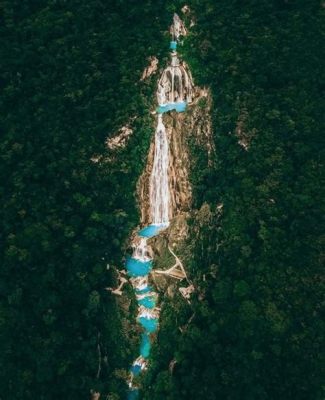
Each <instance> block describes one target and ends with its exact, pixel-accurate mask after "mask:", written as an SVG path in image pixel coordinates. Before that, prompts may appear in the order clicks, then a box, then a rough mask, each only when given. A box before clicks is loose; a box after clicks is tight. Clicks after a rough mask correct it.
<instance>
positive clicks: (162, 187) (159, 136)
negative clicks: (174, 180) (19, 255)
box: [126, 14, 193, 400]
mask: <svg viewBox="0 0 325 400" xmlns="http://www.w3.org/2000/svg"><path fill="white" fill-rule="evenodd" d="M171 33H172V38H173V41H172V42H171V47H170V48H171V50H172V53H171V63H170V65H169V66H168V67H167V68H165V70H164V72H163V73H162V76H161V77H160V80H159V82H158V89H157V99H158V105H159V107H158V108H157V113H158V121H157V128H156V131H155V138H154V160H153V167H152V171H151V174H150V178H149V197H150V199H149V200H150V219H151V224H150V225H149V226H146V227H144V228H142V229H140V230H139V231H138V232H137V235H136V236H135V237H134V239H133V253H132V256H128V257H126V269H127V273H128V275H129V277H130V282H131V284H132V286H133V289H134V293H135V296H136V299H137V303H138V314H137V322H138V323H139V324H140V325H141V327H142V329H143V333H142V335H141V344H140V354H139V356H138V357H137V358H136V359H135V360H134V361H133V363H132V366H131V370H130V377H129V380H128V384H129V388H130V390H129V393H128V399H129V400H133V399H137V398H138V395H139V388H138V386H137V384H136V383H134V377H136V376H138V375H139V374H140V373H141V371H143V370H145V369H146V368H147V365H148V358H149V354H150V348H151V340H152V334H153V333H154V332H156V331H157V329H158V321H159V314H160V308H159V307H157V301H158V295H157V293H156V291H155V289H154V287H152V286H151V285H150V282H149V274H150V272H151V269H152V264H153V260H152V258H151V255H152V254H151V248H150V245H148V243H147V240H148V239H149V238H152V237H154V236H157V235H159V234H160V232H161V231H162V230H164V229H165V228H167V227H168V225H169V208H170V192H169V179H168V168H169V142H168V135H167V132H166V128H165V125H164V123H163V114H164V113H165V112H169V111H173V110H174V111H176V112H183V111H185V109H186V106H187V103H190V102H191V101H192V92H193V83H192V80H191V76H190V73H188V72H187V71H186V68H185V66H184V65H183V64H181V63H180V61H179V59H178V58H177V51H176V48H177V42H178V39H179V37H180V35H184V34H186V29H185V27H184V25H183V23H182V21H181V20H180V18H179V17H178V16H177V15H176V14H175V15H174V21H173V25H172V27H171Z"/></svg>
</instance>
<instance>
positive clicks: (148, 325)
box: [138, 317, 158, 333]
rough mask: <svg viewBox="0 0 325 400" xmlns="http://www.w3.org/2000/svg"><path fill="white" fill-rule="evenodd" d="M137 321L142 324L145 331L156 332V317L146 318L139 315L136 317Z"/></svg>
mask: <svg viewBox="0 0 325 400" xmlns="http://www.w3.org/2000/svg"><path fill="white" fill-rule="evenodd" d="M138 321H139V324H140V325H142V326H143V328H144V329H145V331H147V332H149V333H153V332H156V330H157V327H158V319H157V318H152V319H148V318H144V317H140V318H138Z"/></svg>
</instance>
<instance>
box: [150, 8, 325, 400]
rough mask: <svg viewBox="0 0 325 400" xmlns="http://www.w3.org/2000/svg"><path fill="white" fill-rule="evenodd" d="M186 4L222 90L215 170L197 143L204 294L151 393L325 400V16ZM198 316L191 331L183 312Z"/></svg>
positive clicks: (199, 64) (198, 67) (162, 340)
mask: <svg viewBox="0 0 325 400" xmlns="http://www.w3.org/2000/svg"><path fill="white" fill-rule="evenodd" d="M187 4H188V5H189V6H190V8H191V9H192V11H193V15H195V26H193V27H192V28H191V30H190V35H189V36H188V38H187V39H186V41H185V44H184V47H183V49H182V52H183V57H184V59H186V61H188V62H189V64H190V67H191V70H192V73H193V76H194V79H195V81H196V83H197V84H200V85H207V86H209V87H210V88H211V91H212V96H213V104H214V108H213V110H212V118H213V131H214V141H215V146H216V152H217V154H216V159H215V162H214V164H213V167H211V168H210V170H209V169H208V168H207V160H206V155H205V154H202V153H203V152H202V151H201V152H200V148H199V147H198V146H195V144H194V141H193V143H192V144H190V145H191V150H192V154H191V162H192V170H191V180H192V185H193V188H194V205H195V208H196V209H197V210H195V213H194V214H195V216H194V218H193V221H192V222H191V229H190V232H191V238H190V239H189V242H188V247H189V248H191V249H193V251H192V256H193V259H192V260H191V261H189V262H188V263H187V265H186V267H187V270H188V271H189V273H190V277H191V279H192V280H193V281H194V284H195V287H196V296H194V298H193V299H192V303H191V306H190V307H189V305H188V304H186V303H185V302H183V303H179V304H176V305H171V304H167V305H165V307H164V313H163V316H162V319H161V321H162V322H161V324H162V327H161V331H160V332H159V335H158V343H157V348H159V353H155V351H154V352H153V362H152V368H151V370H150V371H149V375H148V378H147V382H146V386H145V389H144V396H143V397H144V398H145V399H151V400H152V399H166V398H167V399H175V400H176V399H177V400H181V399H184V400H185V399H204V400H209V399H211V400H216V399H220V400H221V399H227V400H254V399H256V400H263V399H265V400H273V399H278V400H280V399H281V400H291V399H292V400H309V399H310V400H321V399H323V398H324V393H323V391H322V371H323V359H324V358H323V353H322V351H321V348H322V341H323V337H324V323H323V321H322V318H321V305H322V303H321V302H322V292H323V287H322V283H321V278H320V277H321V275H322V269H321V267H322V264H321V263H322V255H321V254H322V253H321V248H322V243H323V242H324V239H323V237H322V231H323V226H322V224H321V220H322V215H324V208H323V202H322V195H323V194H324V192H323V190H322V187H323V185H322V184H321V183H322V176H321V172H320V171H321V160H322V159H323V158H324V151H323V148H322V147H321V146H320V145H321V143H322V142H323V132H324V125H323V121H324V119H323V117H322V115H321V114H322V108H323V107H322V105H324V101H323V98H322V91H321V82H322V81H323V80H324V68H323V67H324V63H323V58H322V55H321V48H322V41H323V39H324V37H323V36H324V35H322V32H323V31H322V17H323V13H324V11H323V9H322V7H321V5H320V3H317V2H313V1H304V2H303V1H296V2H291V1H250V2H246V3H245V4H243V3H242V2H238V1H217V2H216V1H210V0H205V1H203V2H202V1H196V0H193V1H189V2H187ZM243 138H244V139H245V141H246V143H247V145H248V148H247V150H246V149H245V148H243V146H242V145H241V144H240V143H239V141H240V139H243ZM217 204H222V205H223V207H222V209H221V210H220V209H219V208H217V207H216V206H217ZM189 308H190V309H191V310H192V312H193V313H195V317H194V318H193V319H192V321H191V322H190V324H189V325H188V327H187V329H186V330H183V332H180V331H179V330H178V327H179V326H182V324H183V322H181V320H178V319H177V318H176V317H175V318H173V316H174V315H180V314H182V313H184V312H185V311H186V310H188V309H189ZM166 321H167V322H166ZM168 321H171V322H168ZM156 352H158V350H156ZM172 360H177V363H176V364H175V366H174V369H173V370H172V372H171V370H170V363H171V361H172ZM164 388H165V389H164Z"/></svg>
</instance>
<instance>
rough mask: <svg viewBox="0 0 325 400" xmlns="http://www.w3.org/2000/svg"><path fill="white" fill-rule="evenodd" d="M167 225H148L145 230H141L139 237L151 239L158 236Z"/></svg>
mask: <svg viewBox="0 0 325 400" xmlns="http://www.w3.org/2000/svg"><path fill="white" fill-rule="evenodd" d="M166 228H167V225H164V224H160V225H148V226H146V227H145V228H143V229H141V230H140V231H139V232H138V235H139V236H142V237H146V238H152V237H154V236H156V235H158V234H159V233H160V232H161V231H162V230H163V229H166Z"/></svg>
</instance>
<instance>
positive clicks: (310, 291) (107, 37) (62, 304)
mask: <svg viewBox="0 0 325 400" xmlns="http://www.w3.org/2000/svg"><path fill="white" fill-rule="evenodd" d="M184 4H185V3H184V2H182V1H173V2H172V1H169V0H168V1H163V0H156V1H151V0H145V1H142V2H141V3H139V2H133V1H126V0H115V1H114V0H110V1H109V2H104V1H100V0H89V1H87V2H86V1H82V0H79V1H77V0H72V1H69V2H68V1H64V0H62V1H60V0H46V1H43V2H35V1H29V0H27V1H18V0H11V1H2V2H1V3H0V7H1V13H0V21H1V25H0V32H1V36H0V40H1V42H0V43H1V44H0V59H1V63H0V82H1V89H2V90H1V95H0V110H1V111H0V115H1V120H0V129H1V137H0V148H1V163H0V174H1V186H0V193H1V200H2V207H1V211H0V213H1V217H0V218H1V219H0V220H1V229H0V248H1V252H0V262H1V268H0V365H1V370H0V393H1V395H0V398H10V399H12V400H29V399H39V400H58V399H63V398H69V399H71V400H74V399H78V400H80V399H89V396H90V391H91V390H98V391H100V392H101V393H102V396H101V399H102V398H103V399H104V398H107V399H124V398H125V392H126V385H125V381H124V379H123V377H124V376H125V374H126V372H127V371H126V370H127V368H128V365H129V364H130V362H131V360H132V359H133V357H134V354H133V352H134V349H133V346H132V345H130V342H134V340H135V339H134V338H133V337H132V332H130V331H129V330H128V329H125V319H127V318H129V314H128V313H132V309H131V310H129V311H125V310H124V309H123V308H121V307H120V306H119V304H118V302H117V300H116V299H115V298H113V296H111V295H110V294H109V293H108V292H107V291H106V290H105V287H108V286H110V285H112V284H113V283H114V281H115V272H114V268H112V266H119V265H120V264H121V262H122V256H123V252H124V249H125V247H126V240H127V236H128V234H129V233H130V231H131V230H132V229H133V227H134V226H135V225H136V224H137V223H138V220H139V210H138V207H137V199H136V195H135V188H136V182H137V180H138V178H139V176H140V174H141V172H142V170H143V168H144V165H145V161H146V157H147V151H148V147H149V142H150V137H151V135H152V131H153V120H152V118H151V116H150V111H151V107H152V106H151V104H152V102H151V100H152V98H153V96H154V88H155V85H156V77H155V76H153V77H151V78H150V79H149V80H147V81H145V82H142V81H141V80H140V78H141V74H142V71H143V69H144V68H145V66H146V65H147V63H148V57H150V56H153V55H155V56H157V57H158V58H159V60H160V62H161V63H162V64H163V62H164V60H165V59H166V57H167V53H168V41H169V38H168V34H167V28H168V26H169V24H170V20H171V16H172V13H173V12H174V11H177V12H179V11H180V9H181V7H182V6H183V5H184ZM186 4H187V5H188V6H189V9H190V11H189V12H188V13H186V15H185V21H186V22H187V25H188V26H189V25H193V26H191V28H190V31H189V35H188V36H187V37H186V39H185V40H184V44H183V46H182V48H181V49H180V52H181V53H182V56H183V58H184V59H186V61H187V62H188V64H189V65H190V67H191V70H192V74H193V77H194V80H195V83H196V84H197V85H199V86H201V87H203V86H206V87H209V88H210V90H211V93H212V99H213V108H212V120H213V140H214V143H215V147H216V155H215V160H214V162H213V165H208V163H207V161H206V157H205V155H204V154H203V153H202V152H200V148H198V147H197V146H195V144H193V146H192V148H191V152H192V154H191V158H192V161H191V162H192V164H191V175H190V176H191V184H192V187H193V192H194V203H193V212H192V216H191V221H190V235H189V237H188V239H187V249H188V250H187V252H188V254H190V256H188V257H187V260H186V261H187V263H186V268H187V270H188V273H189V275H190V276H191V279H192V280H193V282H194V284H195V286H196V288H197V290H196V293H195V295H194V296H193V298H192V300H191V304H190V305H189V304H187V303H186V302H184V301H183V300H182V299H173V300H172V301H170V300H168V299H166V300H165V301H164V307H163V309H162V314H161V322H160V330H159V333H158V338H157V341H156V342H155V345H154V348H153V353H152V357H151V358H152V359H151V366H150V368H149V370H148V372H147V374H146V375H145V376H144V378H143V382H142V386H143V391H142V397H143V398H144V399H150V400H154V399H157V400H158V399H159V400H160V399H161V400H162V399H164V400H165V399H166V400H173V399H177V400H182V399H184V400H185V399H186V400H190V399H202V400H203V399H205V400H210V399H211V400H218V399H220V400H221V399H223V400H275V399H277V400H322V399H323V398H324V392H323V391H322V377H323V373H324V368H323V365H324V357H323V354H324V353H323V346H322V344H323V339H324V322H323V320H322V315H321V311H322V309H321V306H322V301H323V298H322V294H323V292H324V286H322V283H323V281H322V269H321V267H322V263H323V261H324V257H323V256H322V247H324V236H322V231H323V229H322V228H323V226H324V225H323V224H322V218H323V215H324V203H323V200H322V199H323V198H324V192H323V191H322V187H324V185H322V183H323V179H322V178H323V175H322V173H321V172H322V171H321V167H322V160H323V159H324V156H325V155H324V149H323V147H322V143H323V137H322V133H323V132H322V131H324V118H323V113H322V111H323V110H322V108H323V107H322V106H323V105H324V100H323V98H324V56H325V54H324V46H323V43H324V25H323V17H324V11H325V6H324V4H323V3H321V2H318V1H314V0H305V1H302V0H269V1H266V0H250V1H247V2H242V1H239V0H227V1H226V0H200V1H198V0H190V1H188V2H186ZM191 21H192V22H193V23H192V24H191ZM202 107H204V104H202ZM125 124H130V126H131V128H132V129H133V132H134V133H133V135H132V136H131V138H130V140H129V141H128V144H127V146H126V147H125V148H123V149H121V150H119V151H117V152H114V154H113V153H111V152H110V150H109V149H108V148H107V146H105V141H106V140H107V138H108V137H112V136H114V134H115V133H116V132H117V131H118V129H119V128H120V127H121V126H123V125H125ZM98 160H101V162H98ZM180 326H183V329H181V330H180V329H179V327H180ZM171 364H172V365H173V368H171Z"/></svg>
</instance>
